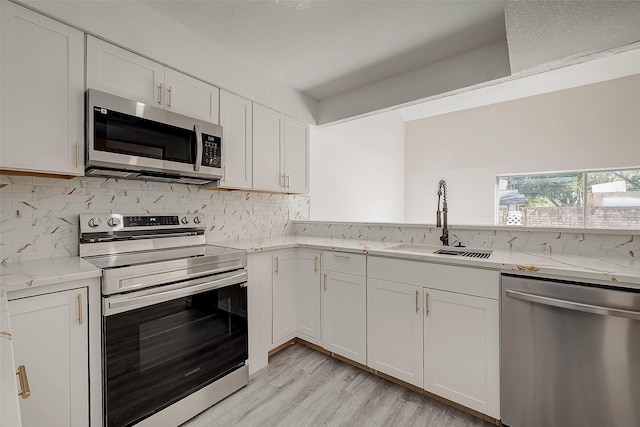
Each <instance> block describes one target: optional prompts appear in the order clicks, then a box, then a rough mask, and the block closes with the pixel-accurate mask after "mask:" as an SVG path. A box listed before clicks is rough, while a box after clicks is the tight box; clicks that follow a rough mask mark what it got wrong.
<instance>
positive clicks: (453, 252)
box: [434, 248, 493, 258]
mask: <svg viewBox="0 0 640 427" xmlns="http://www.w3.org/2000/svg"><path fill="white" fill-rule="evenodd" d="M492 253H493V251H492V250H490V249H468V248H443V249H439V250H437V251H435V252H434V254H439V255H448V256H462V257H466V258H489V257H490V256H491V254H492Z"/></svg>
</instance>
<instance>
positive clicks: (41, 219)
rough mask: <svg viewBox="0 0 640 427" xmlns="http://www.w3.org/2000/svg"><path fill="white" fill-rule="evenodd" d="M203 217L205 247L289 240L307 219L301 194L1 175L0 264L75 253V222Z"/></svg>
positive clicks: (76, 232)
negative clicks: (88, 217) (108, 217)
mask: <svg viewBox="0 0 640 427" xmlns="http://www.w3.org/2000/svg"><path fill="white" fill-rule="evenodd" d="M185 211H186V212H188V213H202V214H203V217H204V218H205V225H206V238H207V240H208V241H219V240H229V241H237V240H243V239H268V238H270V237H278V236H285V235H288V234H290V228H291V222H290V220H293V219H296V220H308V219H309V197H308V196H306V195H287V194H268V193H255V192H247V191H223V190H220V191H218V190H206V189H200V188H199V187H198V186H193V185H182V184H165V183H154V182H146V181H127V180H114V179H104V178H73V179H69V180H67V179H53V178H39V177H26V176H7V175H2V176H0V262H3V263H7V262H16V261H26V260H33V259H43V258H55V257H60V256H69V255H77V254H78V215H80V214H84V213H105V212H120V213H126V214H144V213H154V214H156V213H179V212H185Z"/></svg>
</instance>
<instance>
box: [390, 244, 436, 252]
mask: <svg viewBox="0 0 640 427" xmlns="http://www.w3.org/2000/svg"><path fill="white" fill-rule="evenodd" d="M438 248H440V246H433V245H418V244H415V243H400V244H399V245H395V246H390V247H388V248H387V249H391V250H395V251H409V252H422V253H425V254H432V253H434V252H436V251H437V250H438Z"/></svg>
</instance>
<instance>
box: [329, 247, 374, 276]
mask: <svg viewBox="0 0 640 427" xmlns="http://www.w3.org/2000/svg"><path fill="white" fill-rule="evenodd" d="M322 262H323V264H322V265H323V267H324V269H325V270H328V271H337V272H340V273H347V274H356V275H358V276H365V275H366V274H367V257H366V255H359V254H350V253H345V252H333V251H324V252H323V253H322Z"/></svg>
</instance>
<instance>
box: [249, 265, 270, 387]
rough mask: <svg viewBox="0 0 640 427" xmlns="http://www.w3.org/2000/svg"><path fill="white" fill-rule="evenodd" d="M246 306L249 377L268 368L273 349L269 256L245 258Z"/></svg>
mask: <svg viewBox="0 0 640 427" xmlns="http://www.w3.org/2000/svg"><path fill="white" fill-rule="evenodd" d="M247 270H248V271H249V276H248V279H247V304H248V312H249V316H248V319H247V320H248V321H249V362H248V364H249V374H250V375H251V374H253V373H255V372H257V371H259V370H260V369H262V368H264V367H265V366H267V363H268V361H269V359H268V353H269V350H270V349H271V348H272V342H271V338H272V332H271V331H272V327H273V325H272V317H271V316H272V310H273V307H272V298H271V291H272V276H273V259H272V255H271V253H269V252H252V253H250V254H247Z"/></svg>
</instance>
